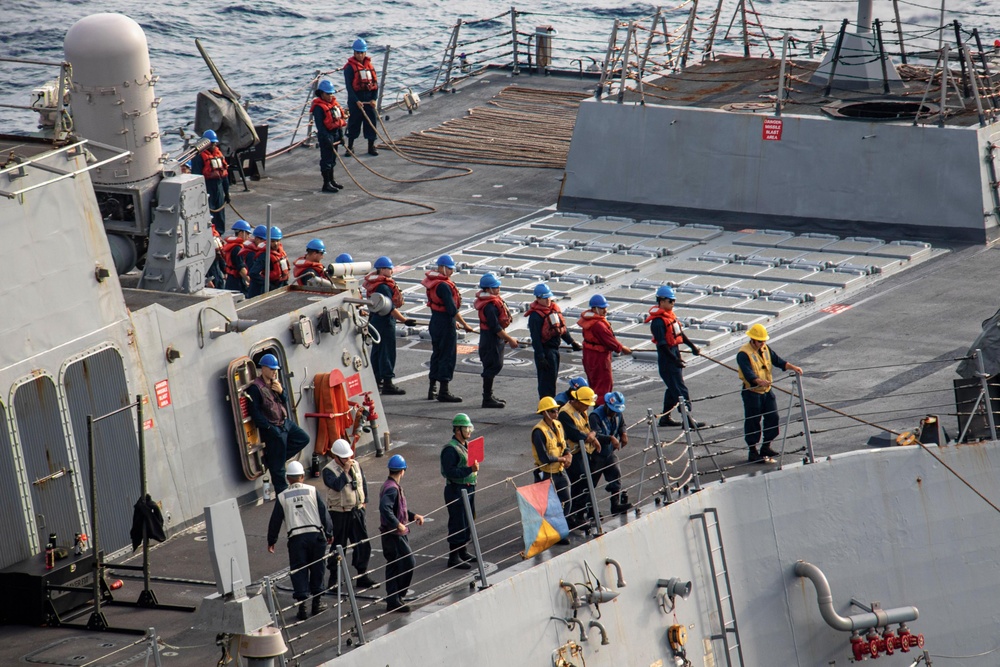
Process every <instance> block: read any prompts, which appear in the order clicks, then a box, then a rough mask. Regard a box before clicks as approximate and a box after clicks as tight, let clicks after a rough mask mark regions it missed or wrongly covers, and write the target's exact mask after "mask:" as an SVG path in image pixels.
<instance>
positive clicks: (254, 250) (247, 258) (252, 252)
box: [240, 237, 267, 269]
mask: <svg viewBox="0 0 1000 667" xmlns="http://www.w3.org/2000/svg"><path fill="white" fill-rule="evenodd" d="M266 245H267V244H266V243H264V242H263V241H258V240H257V238H256V237H253V238H249V239H247V240H246V241H244V242H243V249H242V250H240V257H241V258H242V259H243V263H244V264H246V265H247V268H248V269H249V268H250V264H252V263H253V261H254V260H255V259H257V255H259V254H260V253H262V252H264V247H265V246H266Z"/></svg>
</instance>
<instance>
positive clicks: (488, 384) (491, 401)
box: [483, 378, 507, 408]
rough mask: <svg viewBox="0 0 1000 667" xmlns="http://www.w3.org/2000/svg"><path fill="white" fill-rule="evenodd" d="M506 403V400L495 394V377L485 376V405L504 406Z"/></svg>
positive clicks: (486, 406) (489, 406)
mask: <svg viewBox="0 0 1000 667" xmlns="http://www.w3.org/2000/svg"><path fill="white" fill-rule="evenodd" d="M505 405H507V404H506V403H505V402H504V401H501V400H500V399H499V398H497V397H496V396H494V395H493V378H483V407H484V408H503V407H504V406H505Z"/></svg>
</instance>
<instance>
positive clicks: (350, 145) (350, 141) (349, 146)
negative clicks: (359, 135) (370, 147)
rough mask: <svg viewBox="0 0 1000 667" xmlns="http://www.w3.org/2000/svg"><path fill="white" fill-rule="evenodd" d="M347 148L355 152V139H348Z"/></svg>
mask: <svg viewBox="0 0 1000 667" xmlns="http://www.w3.org/2000/svg"><path fill="white" fill-rule="evenodd" d="M347 150H349V151H351V152H352V153H353V152H354V139H348V140H347Z"/></svg>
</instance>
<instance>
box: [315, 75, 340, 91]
mask: <svg viewBox="0 0 1000 667" xmlns="http://www.w3.org/2000/svg"><path fill="white" fill-rule="evenodd" d="M316 90H318V91H319V92H321V93H329V94H331V95H333V94H334V93H335V92H337V89H336V88H334V87H333V84H332V83H330V82H329V81H327V80H326V79H323V80H322V81H320V82H319V85H318V86H316Z"/></svg>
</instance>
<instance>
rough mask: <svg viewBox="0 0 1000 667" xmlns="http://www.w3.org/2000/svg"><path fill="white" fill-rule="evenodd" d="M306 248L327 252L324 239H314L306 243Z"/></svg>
mask: <svg viewBox="0 0 1000 667" xmlns="http://www.w3.org/2000/svg"><path fill="white" fill-rule="evenodd" d="M306 250H312V251H314V252H322V253H325V252H326V244H325V243H323V240H322V239H313V240H312V241H310V242H309V243H307V244H306Z"/></svg>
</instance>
